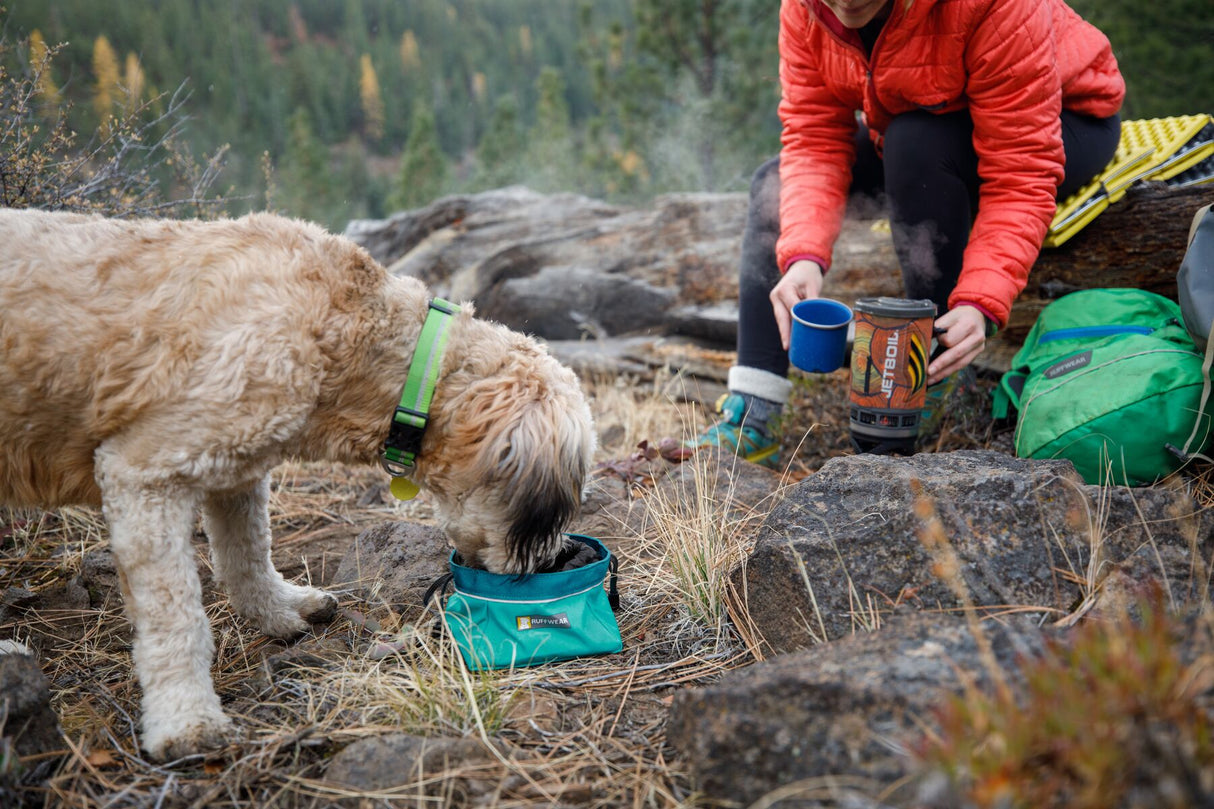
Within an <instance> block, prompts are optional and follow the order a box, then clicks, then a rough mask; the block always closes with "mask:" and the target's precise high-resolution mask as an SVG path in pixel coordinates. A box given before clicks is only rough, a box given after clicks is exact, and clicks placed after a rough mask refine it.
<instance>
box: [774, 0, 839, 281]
mask: <svg viewBox="0 0 1214 809" xmlns="http://www.w3.org/2000/svg"><path fill="white" fill-rule="evenodd" d="M812 24H813V23H812V22H811V21H810V19H809V11H808V10H807V9H806V7H805V6H804V5H803V4H802V3H800V2H798V0H784V2H783V3H782V5H781V8H780V42H779V46H780V87H781V90H782V92H783V96H782V98H781V100H780V107H779V113H780V120H781V122H782V124H783V135H782V137H781V142H782V144H783V148H782V149H781V152H780V237H779V240H778V241H777V243H776V261H777V264H778V266H779V267H780V271H781V272H783V271H784V270H786V269H788V265H789V264H791V263H792V262H793V261H795V260H797V259H800V258H811V259H813V260H815V261H818V262H819V263H820V264H821V265H822V266H823V268H828V267H829V266H830V256H831V250H832V248H833V246H834V243H835V239H836V238H837V237H838V235H839V231H840V229H841V228H842V225H843V212H844V209H845V207H846V204H847V189H848V186H849V185H850V184H851V166H852V162H853V161H854V159H855V141H854V135H855V131H856V118H855V113H854V110H855V109H857V107H858V104H855V103H853V104H848V103H845V102H844V101H843V100H841V99H839V98H836V97H835V96H834V95H833V93H832V92H831V90H830V89H829V88H828V87H827V85H826V83H825V82H824V81H823V76H822V71H821V66H820V65H819V64H818V54H815V53H813V52H812V51H811V46H810V45H809V39H810V38H809V27H810V26H811V25H812Z"/></svg>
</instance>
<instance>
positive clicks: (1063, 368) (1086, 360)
mask: <svg viewBox="0 0 1214 809" xmlns="http://www.w3.org/2000/svg"><path fill="white" fill-rule="evenodd" d="M1091 362H1092V352H1091V351H1085V352H1083V353H1082V354H1076V355H1075V356H1074V357H1067V358H1066V359H1065V360H1063V361H1062V362H1058V363H1055V364H1053V365H1051V366H1050V367H1049V368H1046V369H1045V378H1046V379H1057V378H1058V377H1060V376H1063V375H1064V374H1069V373H1070V372H1071V371H1078V370H1079V369H1080V368H1083V367H1085V366H1087V365H1090V364H1091Z"/></svg>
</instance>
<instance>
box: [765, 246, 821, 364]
mask: <svg viewBox="0 0 1214 809" xmlns="http://www.w3.org/2000/svg"><path fill="white" fill-rule="evenodd" d="M822 275H823V272H822V268H821V267H820V266H818V262H816V261H810V260H808V259H804V260H802V261H794V262H793V263H792V264H790V265H789V267H788V272H786V273H784V277H783V278H781V279H780V283H778V284H776V286H775V288H774V289H773V290H772V291H771V296H770V297H771V308H772V311H774V312H775V315H776V325H777V326H779V327H780V343H781V344H782V345H783V346H784V350H785V351H787V350H788V340H789V335H790V334H791V333H792V308H793V306H794V305H795V304H796V303H797V302H798V301H803V300H805V299H807V298H816V297H818V295H819V293H821V292H822Z"/></svg>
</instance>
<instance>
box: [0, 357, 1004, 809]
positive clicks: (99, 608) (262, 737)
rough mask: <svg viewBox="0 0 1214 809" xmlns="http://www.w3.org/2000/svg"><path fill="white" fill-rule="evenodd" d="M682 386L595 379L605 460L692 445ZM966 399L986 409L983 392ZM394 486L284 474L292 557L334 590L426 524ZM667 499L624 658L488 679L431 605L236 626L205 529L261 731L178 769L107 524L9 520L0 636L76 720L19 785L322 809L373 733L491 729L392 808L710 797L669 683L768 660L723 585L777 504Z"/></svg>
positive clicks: (640, 581)
mask: <svg viewBox="0 0 1214 809" xmlns="http://www.w3.org/2000/svg"><path fill="white" fill-rule="evenodd" d="M845 384H846V380H845V377H844V376H842V375H837V376H836V377H830V378H826V379H823V380H819V381H809V380H807V379H802V380H800V381H799V383H798V386H797V391H796V394H795V407H794V408H793V415H792V416H790V417H789V419H788V421H787V423H786V425H785V443H786V451H785V458H786V459H787V460H788V461H789V463H788V475H789V479H790V480H793V479H796V478H799V477H802V476H804V475H805V474H808V473H809V472H810V471H811V470H813V469H816V468H817V467H819V466H820V465H821V464H822V463H823V462H824V461H825V460H826V459H827V458H828V457H830V456H833V455H838V454H841V453H845V452H848V451H849V450H848V449H847V444H846V418H845V416H844V413H845V411H844V410H843V407H842V405H841V403H842V402H843V401H844V400H845V396H846V391H845ZM669 387H670V386H669V384H665V385H662V384H658V383H654V382H639V381H637V380H601V381H599V382H598V383H596V384H595V385H594V386H593V389H594V407H595V410H596V418H597V420H598V422H599V425H600V428H601V429H603V430H604V433H605V435H606V437H607V438H608V439H609V440H608V441H606V442H605V444H604V446H603V447H602V449H601V450H600V455H601V458H602V459H603V460H609V459H619V458H624V457H626V456H628V455H629V454H630V453H631V452H632V451H633V450H634V448H635V446H636V444H637V443H639V442H640V441H643V440H651V441H653V440H656V439H659V438H661V437H664V436H673V437H682V436H685V435H688V434H691V433H694V432H695V431H696V430H697V429H699V427H701V426H703V424H704V419H705V416H704V414H703V413H702V411H701V410H700V409H699V408H698V406H696V405H688V404H685V403H680V402H679V401H677V400H676V399H674V398H672V397H670V396H668V395H666V394H664V393H663V392H662V391H663V390H664V389H668V388H669ZM967 395H969V396H972V397H974V400H975V401H974V406H975V409H974V412H975V414H977V413H978V412H979V408H978V405H979V404H981V400H982V397H983V395H984V394H983V393H982V392H980V391H974V392H970V393H969V394H967ZM962 412H963V409H960V408H959V409H958V413H962ZM989 440H990V433H989V425H988V424H982V420H981V418H979V417H978V416H977V415H975V417H974V419H973V420H972V421H966V420H957V419H954V420H952V421H951V422H950V423H949V424H946V432H945V434H944V438H943V439H942V444H943V445H944V446H947V447H949V448H951V446H952V445H953V444H954V443H957V442H965V443H964V445H965V446H980V445H983V444H984V443H985V442H988V441H989ZM797 445H800V449H799V450H797V449H796V447H797ZM386 483H387V479H386V476H384V475H383V473H382V472H380V471H379V470H377V469H352V468H345V467H326V466H319V465H308V466H300V465H287V466H284V467H282V468H280V469H279V470H278V471H277V473H276V475H275V487H274V489H275V494H274V499H273V503H272V508H273V527H274V534H275V537H276V543H275V550H274V553H275V562H276V564H277V565H278V566H279V568H280V569H281V570H282V571H283V572H284V574H285V575H286V576H288V577H289V578H293V579H295V580H310V581H312V582H315V583H320V584H325V583H327V582H328V581H329V580H330V579H331V578H332V574H333V572H334V571H335V570H336V567H337V565H338V563H339V561H340V559H341V556H342V555H343V554H344V552H345V551H346V549H347V548H348V547H349V545H350V544H351V543H352V541H353V539H354V538H355V537H356V536H357V534H358V533H359V532H360V531H362V530H363V529H364V528H367V527H369V526H371V525H375V524H378V523H381V522H384V521H390V520H397V519H411V520H418V521H426V520H427V518H428V514H427V510H426V506H425V502H424V498H423V499H422V500H420V501H415V502H414V503H412V504H397V503H395V502H394V501H391V500H390V498H389V497H387V495H386ZM642 489H643V487H642ZM639 494H640V496H642V497H644V496H645V492H644V491H643V490H642V491H640V492H639ZM709 494H710V493H703V495H704V496H703V497H700V496H699V495H697V494H696V493H691V494H690V495H689V497H688V498H686V499H687V500H688V501H691V502H693V505H692V509H693V512H694V511H695V508H696V507H695V505H694V501H697V500H701V501H702V502H704V503H711V502H714V498H712V497H711V496H709ZM650 507H651V510H652V512H653V514H654V515H655V519H653V520H651V521H650V529H648V530H646V532H645V534H646V535H644V536H636V535H635V534H631V533H630V532H629V531H627V530H625V529H623V528H622V529H621V531H620V535H619V536H614V537H604V539H606V540H607V541H608V543H609V544H610V545H611V546H612V547H613V548H614V549H615V550H616V551H617V553H618V555H619V556H620V557H621V577H622V578H621V581H622V593H623V608H622V610H621V612H620V614H619V616H618V617H619V621H620V625H621V630H622V633H623V636H624V639H625V649H624V651H623V652H621V653H619V654H616V655H610V656H606V657H600V658H593V659H584V660H577V661H571V662H567V663H562V664H550V665H546V666H542V667H537V668H534V669H524V670H519V671H515V672H498V673H492V674H472V675H470V674H468V673H466V672H465V671H464V670H463V669H462V667H461V666H460V665H459V664H458V661H457V660H456V656H455V655H454V654H453V650H452V649H451V648H450V646H449V645H447V644H446V642H444V641H442V640H434V639H432V638H431V637H430V636H429V633H428V631H426V630H427V628H428V627H429V626H430V621H431V620H432V616H430V615H428V614H427V615H423V614H421V612H420V608H419V606H418V605H406V604H397V605H387V604H375V603H368V602H366V601H362V600H359V599H355V598H352V597H349V596H346V597H343V599H342V605H341V606H342V608H343V609H342V612H341V614H340V615H339V617H338V618H337V620H335V621H334V622H333V623H332V624H330V625H328V626H325V627H318V628H317V631H316V633H315V635H313V636H310V637H308V638H305V639H304V640H302V641H300V642H297V643H296V644H293V645H290V644H283V643H281V642H278V641H273V640H269V639H266V638H264V637H262V636H260V635H259V634H258V633H257V632H256V631H254V630H253V629H251V628H250V627H249V626H248V625H247V624H246V623H245V622H243V621H242V620H241V619H238V618H236V617H234V616H233V615H232V614H231V613H230V611H229V608H228V604H227V600H226V598H225V596H224V595H223V593H222V591H220V590H219V589H217V588H215V587H214V586H213V585H212V584H211V582H210V578H209V560H208V559H207V555H206V551H205V539H204V537H203V536H202V535H201V533H199V535H198V536H197V538H196V541H197V547H198V561H199V565H200V569H201V570H202V571H203V575H204V592H205V597H206V600H207V612H208V614H209V615H210V617H211V619H212V625H213V630H214V633H215V639H216V646H217V650H218V651H217V654H216V661H215V665H214V677H215V682H216V687H217V690H218V691H219V693H220V695H221V698H222V699H223V700H224V704H225V707H226V708H227V709H228V710H229V711H230V712H231V713H232V714H233V715H235V716H237V717H239V718H240V721H241V724H242V725H243V726H244V727H245V729H246V730H247V734H248V737H247V740H246V741H245V742H244V743H242V744H239V745H236V746H233V747H232V748H229V749H228V750H225V751H223V752H222V753H220V754H218V755H215V756H211V757H207V758H197V759H193V760H186V761H183V762H180V763H178V764H176V765H175V766H172V767H161V766H157V765H154V764H152V763H150V762H148V761H147V760H145V759H144V758H143V757H142V755H141V753H140V751H139V749H138V746H137V736H136V727H137V720H138V715H139V702H138V700H139V694H138V689H137V687H136V684H135V681H134V679H133V675H132V671H131V662H130V655H129V647H130V630H129V627H128V625H127V623H126V621H125V619H124V618H123V615H122V610H121V603H120V596H119V594H118V591H117V588H116V583H115V582H114V581H113V577H112V575H111V576H109V577H107V576H106V575H105V573H104V571H103V572H102V573H101V574H98V573H97V569H96V567H97V561H96V560H98V559H104V558H106V554H104V553H101V554H98V553H96V552H98V551H103V550H104V549H105V547H106V544H107V538H106V531H105V528H104V524H103V522H102V521H101V520H100V516H99V515H98V514H97V513H94V512H92V511H89V510H80V509H62V510H59V511H56V512H25V513H15V512H0V515H2V516H0V559H2V561H0V593H3V592H10V588H20V589H22V590H25V591H28V592H29V593H31V594H32V596H30V595H27V596H25V599H26V604H27V606H26V607H25V608H23V609H21V610H20V615H19V617H11V618H10V619H9V620H7V621H6V622H5V623H4V624H3V625H0V637H2V638H16V639H18V640H21V641H23V642H25V643H26V644H28V645H29V646H30V647H32V648H33V649H35V650H36V651H37V653H38V657H39V661H40V664H41V667H42V669H43V671H44V672H45V673H46V675H47V676H48V677H49V678H50V680H51V683H52V690H53V706H54V709H55V712H56V714H57V715H58V717H59V719H60V722H61V725H62V731H63V732H62V748H61V750H59V751H58V752H57V754H56V755H53V756H48V757H46V759H45V760H43V761H26V762H23V765H24V766H25V768H26V769H27V772H31V774H32V771H35V770H36V771H39V774H40V775H42V776H43V780H41V781H38V782H35V783H31V784H29V785H27V786H25V787H22V788H21V789H19V790H18V791H17V792H16V793H13V794H14V795H15V796H16V798H17V800H18V803H19V804H20V805H26V806H38V805H46V806H72V807H101V806H107V807H108V806H153V805H154V806H230V807H265V806H324V805H329V804H331V803H333V802H334V801H336V800H338V799H339V798H341V797H342V795H343V793H342V791H341V790H340V788H338V787H336V786H334V785H333V784H330V783H327V782H326V781H325V780H324V774H325V769H326V765H327V762H328V760H329V758H330V757H331V756H332V755H333V754H334V753H335V752H336V751H338V750H339V749H341V748H342V747H344V746H345V745H347V744H349V743H351V742H353V741H355V740H357V739H361V738H364V737H367V736H371V735H379V734H385V733H389V732H393V731H397V732H399V731H405V732H410V733H416V734H419V735H426V736H455V737H460V736H471V737H480V738H482V739H484V740H486V741H487V743H488V744H489V745H491V746H492V748H493V749H494V750H496V751H498V752H497V753H496V754H495V757H493V758H491V759H490V760H489V761H488V762H480V763H478V764H477V765H476V767H475V768H474V769H476V770H478V771H477V772H468V768H467V767H461V766H460V765H459V763H458V762H457V763H454V764H452V766H451V767H450V768H449V771H445V772H437V773H430V774H429V775H428V777H427V778H426V780H425V782H424V784H413V785H412V786H411V787H410V789H409V790H405V791H403V792H401V793H400V794H397V795H396V796H395V797H394V798H393V799H392V803H393V805H419V806H420V805H430V804H433V802H434V798H433V797H432V798H429V799H427V798H422V797H420V796H419V795H420V792H419V790H420V791H424V792H425V794H427V795H430V796H444V795H445V796H446V798H440V799H439V800H440V803H441V802H443V801H445V800H452V801H454V800H456V799H458V798H461V796H463V797H467V793H468V791H469V790H470V789H471V790H472V792H473V793H476V795H477V797H476V799H475V802H476V803H477V804H479V805H486V806H533V805H552V804H560V805H571V806H656V807H674V806H689V805H695V804H696V799H695V796H694V794H693V792H692V787H691V785H690V784H689V783H688V781H687V778H686V777H685V775H684V774H683V772H682V771H681V770H680V768H679V766H678V764H677V763H676V762H675V761H673V758H672V752H671V751H670V750H668V749H667V748H665V747H664V744H663V725H664V720H665V713H666V708H667V705H668V704H669V701H670V697H671V693H672V689H674V688H677V687H684V686H690V685H694V684H696V683H699V682H707V681H709V680H711V679H712V678H714V677H716V676H717V675H719V674H720V673H721V672H723V671H725V670H727V669H730V668H734V667H738V666H743V665H746V664H748V663H751V662H753V657H751V656H750V654H748V652H747V646H746V644H745V643H744V642H742V640H741V639H740V638H739V636H738V633H737V632H736V631H735V630H734V629H733V624H732V623H731V622H730V621H729V620H728V618H727V608H726V605H725V603H724V598H723V590H722V588H723V581H724V573H725V572H727V570H728V567H729V566H730V565H732V564H733V563H735V562H736V561H737V559H738V558H739V557H740V555H741V554H743V553H744V552H745V550H746V548H745V537H746V536H747V534H748V531H749V529H750V527H751V526H752V524H753V520H755V519H757V518H758V516H761V515H758V514H755V515H740V516H739V515H730V514H724V513H721V512H720V511H719V510H714V509H713V508H712V507H711V506H708V507H707V508H706V509H703V510H701V512H700V513H699V514H692V515H691V516H690V517H689V516H688V513H687V512H686V507H687V503H669V502H667V503H663V502H655V503H652V504H651V506H650ZM663 515H666V517H667V519H666V520H665V521H664V520H663V518H662V517H663ZM672 525H679V526H683V527H684V528H687V527H690V532H688V531H687V530H684V531H682V532H681V533H680V532H679V531H676V530H671V526H672ZM710 534H711V535H714V536H717V537H718V538H728V539H727V540H723V541H722V542H720V543H718V544H717V545H710V546H707V547H706V548H695V547H692V545H689V544H688V543H692V544H694V543H696V542H697V539H698V538H699V537H702V536H706V535H710ZM694 553H702V554H704V555H705V558H704V564H703V566H702V570H707V571H708V573H707V578H706V579H705V580H704V581H699V580H696V579H695V578H694V575H695V574H694V573H693V574H690V575H691V576H692V578H690V579H689V578H688V575H689V574H688V573H687V572H686V571H680V570H679V569H678V566H677V565H675V564H673V561H674V560H677V559H684V558H688V557H689V556H691V555H692V554H694ZM86 567H87V568H89V570H88V571H87V575H86V576H85V577H84V579H83V580H84V581H85V582H87V583H88V584H89V586H90V587H91V589H92V592H86V593H81V592H79V588H80V585H79V584H78V582H79V581H80V580H81V579H80V576H81V573H82V569H84V568H86ZM102 567H103V568H104V565H102ZM12 592H18V591H16V590H13V591H12ZM697 604H698V605H699V606H697ZM376 641H386V642H388V643H389V644H390V645H393V646H394V647H395V648H398V649H399V651H398V652H397V653H395V654H391V655H388V656H386V657H383V658H382V659H372V658H373V657H374V655H372V654H369V653H368V650H369V649H370V648H371V647H372V646H373V645H374V644H375V642H376ZM478 785H480V786H478ZM364 797H368V798H370V797H373V796H364ZM379 797H381V798H384V799H388V798H389V796H388V795H386V794H385V795H382V796H379Z"/></svg>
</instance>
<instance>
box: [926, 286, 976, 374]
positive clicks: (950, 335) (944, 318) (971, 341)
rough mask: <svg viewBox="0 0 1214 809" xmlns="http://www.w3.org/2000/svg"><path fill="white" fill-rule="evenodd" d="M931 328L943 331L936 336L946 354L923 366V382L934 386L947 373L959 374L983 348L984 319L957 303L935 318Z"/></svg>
mask: <svg viewBox="0 0 1214 809" xmlns="http://www.w3.org/2000/svg"><path fill="white" fill-rule="evenodd" d="M935 328H937V329H945V330H946V331H945V332H944V333H943V334H940V335H937V338H936V339H938V340H939V341H940V345H942V346H944V347H945V348H947V349H948V350H947V351H943V352H941V353H940V356H938V357H936V359H934V360H932V363H931V365H929V366H927V383H928V384H929V385H934V384H936V383H937V382H939V381H940V380H941V379H944V378H945V377H946V376H948V375H949V374H951V373H954V372H956V371H960V370H961V369H962V368H964V367H965V366H967V365H969V364H970V363H971V362H973V361H974V358H975V357H977V356H978V355H979V354H981V353H982V349H984V348H986V316H985V315H983V314H982V312H981V310H979V309H976V308H975V307H973V306H966V305H965V304H961V305H960V306H958V307H956V308H955V309H950V310H949V311H947V312H945V313H944V314H943V315H941V316H940V317H938V318H936V323H935Z"/></svg>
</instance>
